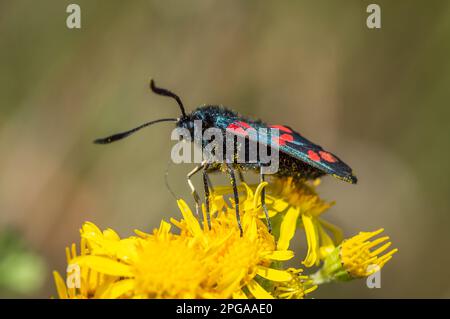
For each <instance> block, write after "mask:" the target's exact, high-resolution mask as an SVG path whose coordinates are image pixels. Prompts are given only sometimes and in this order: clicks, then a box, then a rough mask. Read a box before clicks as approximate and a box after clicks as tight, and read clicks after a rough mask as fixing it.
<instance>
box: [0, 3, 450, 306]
mask: <svg viewBox="0 0 450 319" xmlns="http://www.w3.org/2000/svg"><path fill="white" fill-rule="evenodd" d="M69 3H77V4H79V5H80V6H81V19H82V28H81V29H79V30H77V29H73V30H70V29H68V28H67V27H66V24H65V23H66V17H67V15H68V14H67V13H66V7H67V5H68V4H69ZM370 3H372V2H371V1H362V0H352V1H350V0H348V1H331V0H329V1H317V0H316V1H312V0H311V1H264V2H263V1H255V0H253V1H236V0H232V1H208V0H204V1H197V0H194V1H172V0H168V1H137V0H134V1H127V2H125V1H118V0H114V1H113V0H109V1H98V0H97V1H92V0H91V1H87V0H83V1H82V0H77V1H61V0H58V1H57V0H53V1H50V0H42V1H39V2H36V1H32V0H14V1H13V0H1V1H0V70H1V71H0V105H1V108H0V152H1V153H0V154H1V156H0V230H1V232H2V236H3V237H5V236H6V237H8V238H10V237H11V236H10V235H9V234H10V233H11V229H14V233H15V235H14V236H12V237H14V238H16V237H17V238H18V239H17V241H19V242H20V243H21V244H20V245H19V246H18V247H19V248H17V249H18V250H20V251H22V250H24V251H26V254H31V255H30V256H31V257H30V256H29V258H28V257H27V258H28V259H27V258H25V259H23V258H22V260H24V261H22V262H23V263H25V264H27V265H30V264H31V265H33V266H34V265H36V266H35V267H33V269H34V271H35V276H34V277H37V278H34V279H33V280H30V282H32V283H33V285H34V286H30V287H29V289H25V290H23V289H22V290H20V289H14V285H12V288H11V285H10V286H7V285H6V286H2V287H1V288H0V289H1V291H0V296H2V297H15V296H22V297H40V298H48V297H49V296H51V295H55V290H54V286H53V280H52V278H51V276H50V275H51V270H53V269H57V270H59V271H63V270H64V267H65V256H64V247H65V246H66V245H68V244H70V243H72V242H78V240H79V233H78V229H79V227H80V226H81V224H82V223H83V222H84V221H86V220H89V221H93V222H95V223H96V224H97V225H99V226H100V227H102V228H106V227H111V228H113V229H116V230H118V232H119V233H120V234H121V235H123V236H128V235H130V234H131V233H132V230H133V229H134V228H139V229H142V230H150V229H152V228H153V227H155V226H157V225H158V223H159V220H160V219H161V218H163V217H164V218H168V217H169V216H179V212H178V209H177V207H176V203H175V201H174V200H173V199H172V198H171V196H170V194H169V193H168V191H167V189H166V187H165V186H164V170H165V169H166V166H167V161H168V159H169V156H170V149H171V145H172V142H171V141H170V132H171V130H172V126H171V125H165V124H160V125H159V126H155V127H152V128H148V129H146V130H145V131H142V132H140V133H139V134H137V135H135V136H133V137H132V138H129V139H127V140H126V141H123V142H121V143H117V144H113V145H110V146H97V145H93V144H92V143H91V141H92V140H93V139H94V138H96V137H103V136H105V135H108V134H111V133H115V132H118V131H122V130H125V129H129V128H131V127H134V126H137V125H138V124H140V123H143V122H144V121H147V120H151V119H157V118H162V117H174V116H178V114H179V110H178V108H177V107H176V105H175V104H174V102H173V101H172V100H170V99H166V98H162V97H159V96H155V95H153V94H151V93H150V92H149V90H148V80H149V78H150V77H153V78H155V79H156V80H157V83H158V84H159V85H161V86H163V87H167V88H170V89H171V90H173V91H175V92H177V93H178V94H179V95H180V96H181V97H182V99H183V101H184V103H185V105H187V107H188V108H189V109H193V108H194V107H196V106H198V105H200V104H203V103H211V104H214V103H215V104H224V105H227V106H230V107H232V108H234V109H235V110H237V111H239V112H242V113H244V114H247V115H249V116H256V117H261V118H262V119H265V120H266V121H269V122H271V123H283V124H287V125H290V126H292V127H295V128H297V129H298V130H299V131H300V132H301V133H303V134H304V135H305V136H306V137H309V138H310V139H312V140H313V141H315V142H317V143H318V144H321V145H322V146H324V147H325V148H327V149H329V150H331V151H333V152H335V153H337V154H338V155H339V156H340V157H341V158H343V159H345V161H346V162H347V163H349V164H350V165H351V166H352V167H353V168H354V169H355V172H356V174H357V175H358V177H359V181H360V182H359V184H358V185H356V186H354V185H348V184H346V183H342V182H339V181H337V180H334V179H332V178H325V179H324V182H323V184H322V185H321V186H320V188H319V192H320V193H321V194H322V195H323V197H324V198H326V199H330V200H336V201H337V204H336V206H334V207H333V208H332V209H331V210H330V211H329V212H327V213H326V215H325V218H326V219H327V220H330V221H332V222H334V223H336V224H338V225H340V226H341V227H342V228H343V229H344V231H345V234H346V235H347V236H351V235H353V234H355V233H357V232H358V231H361V230H366V231H369V230H375V229H377V228H380V227H384V228H385V229H386V233H387V234H389V235H390V236H391V239H392V241H393V243H394V245H395V246H396V247H398V248H399V250H400V251H399V253H398V254H397V255H395V256H394V258H393V260H392V261H391V262H390V263H389V264H388V265H387V266H386V267H385V268H384V269H383V271H382V287H381V289H368V288H367V287H366V286H365V281H354V282H352V283H349V284H339V285H338V284H333V285H329V286H323V287H321V289H319V290H317V292H315V293H314V294H313V295H312V296H313V297H316V298H328V297H341V298H352V297H354V298H372V297H374V298H382V297H385V298H392V297H400V298H407V297H426V298H430V297H436V298H449V297H450V276H449V275H448V269H449V263H450V258H449V253H448V251H449V248H448V246H449V244H450V235H449V226H450V214H449V213H450V211H449V210H450V209H449V208H450V198H449V186H450V167H449V165H448V163H449V155H450V151H449V147H448V146H449V145H448V144H449V137H450V124H449V123H450V120H449V118H450V111H449V100H450V89H449V88H450V72H449V71H450V59H449V56H450V3H449V2H448V1H445V0H443V1H406V0H403V1H377V2H376V3H378V4H379V5H380V6H381V10H382V11H381V12H382V13H381V14H382V28H381V29H380V30H369V29H368V28H367V27H366V24H365V23H366V18H367V16H368V14H367V13H366V7H367V5H368V4H370ZM190 169H191V167H190V166H188V165H183V166H179V165H177V166H172V168H171V169H170V175H169V176H170V178H169V179H170V181H171V183H172V185H173V187H174V189H175V191H176V192H177V193H178V194H182V195H183V196H184V197H186V198H189V197H190V193H189V190H188V187H187V185H186V184H185V183H184V179H185V174H186V172H188V170H190ZM195 181H196V183H198V184H199V182H200V180H199V179H195ZM5 234H6V235H5ZM298 238H299V244H298V246H299V247H300V248H301V246H304V240H303V237H301V236H300V237H298ZM13 246H14V245H13ZM14 247H16V246H14ZM5 254H7V252H6V250H5V249H3V250H2V251H1V252H0V256H2V257H1V258H2V259H3V260H5V258H6V257H5ZM39 256H40V257H39ZM36 259H40V260H39V262H33V260H36ZM30 260H31V261H30ZM44 265H45V266H44ZM13 268H15V267H13ZM28 273H29V270H28ZM1 276H4V277H8V276H9V273H7V271H4V270H3V268H2V274H0V277H1ZM31 277H33V276H31ZM39 278H40V279H39ZM39 282H42V285H39V284H38V283H39ZM1 285H2V281H1V280H0V286H1ZM30 285H31V284H30ZM11 289H12V290H11Z"/></svg>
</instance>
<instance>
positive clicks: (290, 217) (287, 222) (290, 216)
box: [277, 206, 300, 250]
mask: <svg viewBox="0 0 450 319" xmlns="http://www.w3.org/2000/svg"><path fill="white" fill-rule="evenodd" d="M299 213H300V210H299V209H298V208H296V207H293V206H292V207H289V209H288V211H287V213H286V215H284V218H283V221H282V222H281V226H280V238H279V239H278V244H277V249H278V250H287V249H288V248H289V243H290V241H291V239H292V237H294V234H295V229H296V225H297V219H298V215H299Z"/></svg>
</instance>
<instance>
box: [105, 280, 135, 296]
mask: <svg viewBox="0 0 450 319" xmlns="http://www.w3.org/2000/svg"><path fill="white" fill-rule="evenodd" d="M133 288H134V279H125V280H119V281H116V282H115V283H113V284H111V285H109V287H108V289H107V290H106V291H105V292H104V293H103V295H102V296H99V297H100V298H102V299H117V298H119V297H121V296H122V295H124V294H126V293H127V292H129V291H131V290H133Z"/></svg>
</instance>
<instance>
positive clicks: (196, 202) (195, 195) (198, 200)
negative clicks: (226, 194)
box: [187, 163, 205, 216]
mask: <svg viewBox="0 0 450 319" xmlns="http://www.w3.org/2000/svg"><path fill="white" fill-rule="evenodd" d="M204 166H205V163H202V164H200V165H198V166H196V167H195V168H194V169H193V170H192V171H190V172H189V173H188V174H187V182H188V185H189V187H190V189H191V193H192V196H193V197H194V201H195V212H196V214H197V216H200V197H199V196H198V193H197V191H196V190H195V187H194V184H193V183H192V180H191V177H192V176H194V175H195V174H196V173H198V172H199V171H200V170H201V169H203V167H204Z"/></svg>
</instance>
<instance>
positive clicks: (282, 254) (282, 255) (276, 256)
mask: <svg viewBox="0 0 450 319" xmlns="http://www.w3.org/2000/svg"><path fill="white" fill-rule="evenodd" d="M261 257H262V258H266V259H270V260H278V261H285V260H289V259H291V258H292V257H294V252H293V251H292V250H275V251H269V252H266V253H262V254H261Z"/></svg>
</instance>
